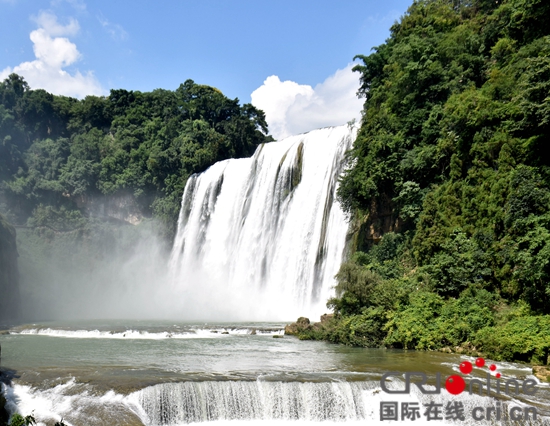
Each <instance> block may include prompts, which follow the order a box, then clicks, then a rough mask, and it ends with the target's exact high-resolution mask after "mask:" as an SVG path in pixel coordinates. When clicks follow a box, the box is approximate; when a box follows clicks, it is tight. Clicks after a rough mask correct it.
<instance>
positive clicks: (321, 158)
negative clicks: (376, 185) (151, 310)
mask: <svg viewBox="0 0 550 426" xmlns="http://www.w3.org/2000/svg"><path fill="white" fill-rule="evenodd" d="M355 133H356V131H355V129H350V128H348V127H347V126H341V127H331V128H325V129H320V130H315V131H312V132H310V133H307V134H303V135H298V136H292V137H289V138H287V139H284V140H282V141H280V142H273V143H269V144H265V145H262V146H260V147H259V148H258V149H257V150H256V152H255V154H254V156H253V157H252V158H243V159H238V160H226V161H222V162H219V163H216V164H214V165H213V166H212V167H210V168H209V169H208V170H206V171H205V172H204V173H201V174H200V175H194V176H192V177H191V178H190V179H189V180H188V182H187V185H186V187H185V192H184V195H183V201H182V208H181V212H180V217H179V221H178V231H177V235H176V238H175V242H174V246H173V249H172V254H171V259H170V271H171V274H172V279H173V285H174V290H175V294H178V293H179V296H177V297H181V299H182V300H181V302H182V303H183V304H184V305H185V306H186V309H187V310H188V311H189V312H191V313H192V314H193V315H192V316H193V317H194V318H215V319H223V320H228V319H231V320H290V319H296V318H297V317H298V316H303V315H305V316H310V317H312V318H315V319H316V318H317V317H318V316H319V315H321V314H322V313H324V312H326V306H325V304H326V301H327V299H328V298H329V297H330V296H331V295H332V292H333V286H334V284H335V280H334V275H335V274H336V272H337V271H338V268H339V266H340V263H341V261H342V257H343V255H344V250H345V242H346V234H347V230H348V223H347V221H346V218H345V216H344V213H343V212H342V210H341V208H340V206H339V204H338V202H337V201H336V190H337V187H338V178H339V176H340V174H341V172H342V167H343V157H344V153H345V151H346V150H347V149H349V148H350V146H351V143H352V142H353V139H354V138H355Z"/></svg>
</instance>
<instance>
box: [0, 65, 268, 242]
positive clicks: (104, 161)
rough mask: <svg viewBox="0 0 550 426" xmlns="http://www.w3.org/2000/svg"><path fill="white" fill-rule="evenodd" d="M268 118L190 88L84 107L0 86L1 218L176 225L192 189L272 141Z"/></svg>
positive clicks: (121, 96) (93, 101)
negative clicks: (210, 170)
mask: <svg viewBox="0 0 550 426" xmlns="http://www.w3.org/2000/svg"><path fill="white" fill-rule="evenodd" d="M266 135H267V124H266V122H265V116H264V113H263V112H262V111H260V110H257V109H256V108H254V107H253V106H252V105H250V104H246V105H243V106H240V105H239V101H238V99H233V100H232V99H228V98H227V97H225V96H224V95H223V94H222V93H221V92H220V91H219V90H218V89H215V88H213V87H209V86H204V85H199V84H195V83H194V82H193V81H192V80H187V81H186V82H185V83H184V84H181V85H180V86H179V87H178V88H177V89H176V90H174V91H170V90H162V89H157V90H155V91H153V92H147V93H142V92H137V91H127V90H122V89H121V90H111V93H110V95H109V96H107V97H97V96H87V97H86V98H85V99H83V100H77V99H73V98H68V97H64V96H55V95H52V94H50V93H48V92H46V91H44V90H32V89H31V88H29V86H28V85H27V83H26V82H25V81H24V79H23V78H21V77H20V76H18V75H16V74H12V75H10V76H9V77H8V78H7V79H6V80H4V81H3V82H2V83H0V141H1V143H0V201H2V205H0V210H1V211H3V212H4V213H6V214H8V215H9V216H10V218H11V219H13V221H15V222H16V223H17V224H19V225H24V224H26V225H29V226H47V227H50V228H52V229H54V230H57V231H67V230H72V229H78V228H82V227H84V226H85V225H86V223H87V219H88V218H90V217H99V218H108V219H114V220H116V219H120V220H125V221H128V222H131V223H135V222H138V221H139V220H140V219H141V217H144V216H145V217H151V216H154V217H156V218H159V219H161V220H163V221H164V223H165V225H167V228H168V230H169V231H171V230H173V229H174V227H175V224H176V219H177V215H178V212H179V206H180V201H181V196H182V194H183V189H184V187H185V182H186V181H187V178H188V177H189V176H190V175H191V174H193V173H197V172H201V171H203V170H205V169H206V168H207V167H209V166H210V165H212V164H213V163H215V162H216V161H219V160H223V159H226V158H239V157H246V156H250V155H251V154H252V153H253V152H254V150H255V149H256V147H257V146H258V144H260V143H262V142H265V141H268V140H271V138H270V137H268V136H266Z"/></svg>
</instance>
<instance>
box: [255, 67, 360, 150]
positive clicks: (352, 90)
mask: <svg viewBox="0 0 550 426" xmlns="http://www.w3.org/2000/svg"><path fill="white" fill-rule="evenodd" d="M352 67H353V64H349V65H348V66H347V67H345V68H344V69H341V70H337V71H336V72H335V73H334V74H333V75H331V76H330V77H328V78H327V79H326V80H325V81H324V82H322V83H320V84H318V85H316V86H315V88H313V87H311V86H309V85H303V84H298V83H296V82H294V81H290V80H287V81H281V80H280V79H279V77H277V76H276V75H272V76H270V77H267V78H266V80H265V81H264V84H263V85H262V86H260V87H259V88H257V89H256V90H255V91H254V92H252V94H251V98H252V104H253V105H254V106H256V107H257V108H260V109H262V110H263V111H264V112H265V114H266V120H267V124H268V125H269V131H270V133H271V134H272V135H273V137H275V138H276V139H282V138H285V137H287V136H290V135H293V134H297V133H303V132H307V131H310V130H313V129H318V128H320V127H326V126H337V125H341V124H345V123H347V122H348V121H350V120H352V119H356V120H359V119H360V117H361V109H362V106H363V101H362V100H361V99H358V98H357V95H356V92H357V89H358V88H359V75H358V74H357V73H354V72H352V71H351V68H352Z"/></svg>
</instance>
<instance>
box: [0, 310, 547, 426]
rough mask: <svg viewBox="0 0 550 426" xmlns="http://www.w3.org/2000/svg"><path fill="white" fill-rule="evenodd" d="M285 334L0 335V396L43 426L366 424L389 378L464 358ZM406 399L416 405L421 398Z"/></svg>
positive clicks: (442, 368) (127, 327) (521, 371)
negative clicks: (59, 425) (61, 424)
mask: <svg viewBox="0 0 550 426" xmlns="http://www.w3.org/2000/svg"><path fill="white" fill-rule="evenodd" d="M283 329H284V324H281V323H238V324H223V323H218V324H208V323H206V324H205V323H202V324H188V323H173V322H170V323H168V322H150V321H149V322H144V321H132V322H125V321H103V322H81V323H75V322H71V323H62V322H55V323H54V322H52V323H42V324H29V325H25V326H21V327H16V328H12V329H11V330H10V334H8V335H0V345H1V346H2V359H1V366H0V369H1V371H2V373H3V377H4V378H11V380H12V381H11V385H10V386H5V385H4V386H3V391H4V393H5V394H6V396H7V399H8V400H9V402H10V404H9V407H10V408H11V409H12V410H19V411H20V412H22V413H24V414H25V413H30V412H31V411H33V410H34V412H35V414H36V416H37V417H38V418H39V419H40V421H41V422H42V424H44V425H49V424H52V425H53V423H54V420H59V419H60V418H61V417H63V418H64V419H65V421H66V422H69V423H70V424H72V425H96V424H97V425H101V424H128V425H143V424H147V425H152V424H174V425H175V424H185V423H191V422H218V423H219V422H222V423H223V422H225V421H231V422H235V421H250V420H255V421H262V422H264V423H265V422H268V423H269V422H276V423H280V422H283V423H284V422H294V423H292V424H297V423H296V422H298V423H300V422H313V423H319V422H322V423H326V422H327V421H328V422H332V421H337V422H342V421H345V422H350V423H353V422H359V423H361V422H362V424H364V422H365V421H366V420H371V421H376V420H379V411H378V410H379V402H380V400H381V398H382V399H383V398H385V399H386V400H392V398H393V399H395V398H396V396H395V395H388V394H384V393H383V392H381V391H380V383H379V382H380V378H381V376H382V374H384V373H385V372H387V371H396V372H399V373H404V372H407V371H421V372H425V373H426V374H428V376H429V377H435V374H436V373H437V372H440V373H441V374H442V376H443V377H447V376H448V375H451V374H456V373H457V372H458V365H459V364H460V362H461V361H462V360H463V359H470V358H467V357H460V356H458V355H456V354H443V353H439V352H417V351H401V350H384V349H362V348H351V347H346V346H342V345H334V344H328V343H324V342H311V341H299V340H298V339H296V338H294V337H290V336H283ZM274 336H276V338H274ZM497 365H498V367H499V371H500V372H501V373H502V374H503V377H508V378H517V379H518V380H524V379H526V378H533V377H532V376H531V369H530V367H528V366H522V365H518V364H510V363H497ZM483 374H485V372H483ZM394 385H395V386H398V385H399V378H396V379H394ZM399 397H400V398H404V397H405V396H403V395H399ZM410 398H415V400H418V401H424V400H425V398H426V396H425V395H420V394H418V393H417V394H415V395H412V396H410ZM440 398H443V400H445V398H446V400H448V399H449V398H450V395H448V394H447V395H445V394H444V393H443V394H442V395H441V397H440ZM453 398H456V397H453ZM461 398H462V395H461ZM462 399H464V402H465V404H467V405H468V404H469V405H468V406H474V405H475V404H476V403H477V404H479V403H483V404H492V403H494V401H495V400H493V399H492V398H487V397H479V396H475V395H474V396H464V397H463V398H462ZM549 401H550V391H549V387H548V385H544V384H539V385H538V391H537V393H536V396H535V397H524V396H521V395H520V396H519V397H515V398H514V399H510V398H507V399H506V398H505V399H504V400H503V402H507V403H515V404H523V405H525V404H528V405H529V404H531V405H535V406H536V407H537V409H538V412H539V413H541V414H546V415H548V414H550V413H549V410H548V405H549ZM327 407H329V408H327ZM385 423H387V422H385ZM248 424H249V423H248ZM474 424H480V423H479V422H477V423H474Z"/></svg>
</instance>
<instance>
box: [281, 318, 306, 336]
mask: <svg viewBox="0 0 550 426" xmlns="http://www.w3.org/2000/svg"><path fill="white" fill-rule="evenodd" d="M310 327H311V325H310V321H309V318H305V317H300V318H298V320H297V321H296V322H293V323H292V324H289V325H287V326H286V327H285V334H287V335H296V334H298V333H300V332H303V331H305V330H309V328H310Z"/></svg>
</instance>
